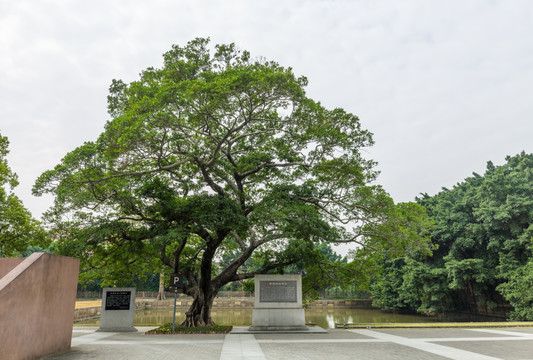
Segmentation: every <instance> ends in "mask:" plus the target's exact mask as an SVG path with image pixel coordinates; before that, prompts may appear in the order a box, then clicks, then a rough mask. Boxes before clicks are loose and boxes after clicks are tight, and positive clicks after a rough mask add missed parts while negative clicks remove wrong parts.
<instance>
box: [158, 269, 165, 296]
mask: <svg viewBox="0 0 533 360" xmlns="http://www.w3.org/2000/svg"><path fill="white" fill-rule="evenodd" d="M165 299H166V296H165V272H164V271H161V273H160V274H159V292H158V293H157V300H165Z"/></svg>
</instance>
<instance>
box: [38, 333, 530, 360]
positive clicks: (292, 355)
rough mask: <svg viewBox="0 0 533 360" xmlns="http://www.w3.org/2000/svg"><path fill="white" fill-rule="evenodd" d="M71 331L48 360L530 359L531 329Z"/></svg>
mask: <svg viewBox="0 0 533 360" xmlns="http://www.w3.org/2000/svg"><path fill="white" fill-rule="evenodd" d="M96 329H97V328H80V327H75V328H74V333H73V339H72V348H71V350H70V351H68V352H65V353H62V354H57V355H54V356H49V357H46V359H100V360H104V359H157V358H165V359H194V360H204V359H205V360H207V359H209V360H211V359H212V360H218V359H221V360H240V359H246V360H265V359H266V360H277V359H280V360H282V359H283V360H285V359H291V360H293V359H294V360H299V359H301V360H314V359H316V360H324V359H335V360H344V359H346V360H348V359H350V360H354V359H365V360H373V359H376V360H377V359H379V360H385V359H428V360H433V359H435V360H436V359H465V360H477V359H479V360H482V359H483V360H489V359H533V328H504V329H387V330H385V329H380V330H378V329H361V330H359V329H354V330H343V329H334V330H333V329H329V330H328V333H323V334H319V333H310V334H255V335H251V334H228V335H144V331H147V330H149V328H143V327H138V329H139V332H138V333H102V332H96Z"/></svg>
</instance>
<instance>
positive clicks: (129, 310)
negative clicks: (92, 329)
mask: <svg viewBox="0 0 533 360" xmlns="http://www.w3.org/2000/svg"><path fill="white" fill-rule="evenodd" d="M134 315H135V288H104V289H103V294H102V310H101V313H100V328H99V329H98V331H110V332H128V331H137V329H135V328H134V327H133V317H134Z"/></svg>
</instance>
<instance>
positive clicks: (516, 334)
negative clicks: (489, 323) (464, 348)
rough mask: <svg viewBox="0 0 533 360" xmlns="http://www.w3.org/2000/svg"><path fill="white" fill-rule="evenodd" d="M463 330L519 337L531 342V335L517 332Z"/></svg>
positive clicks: (532, 338)
mask: <svg viewBox="0 0 533 360" xmlns="http://www.w3.org/2000/svg"><path fill="white" fill-rule="evenodd" d="M465 330H469V331H477V332H483V333H489V334H498V335H507V336H513V337H520V338H529V339H531V340H533V334H530V333H523V332H518V331H517V332H515V331H506V330H496V329H465ZM510 340H512V339H510Z"/></svg>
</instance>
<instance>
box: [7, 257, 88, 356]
mask: <svg viewBox="0 0 533 360" xmlns="http://www.w3.org/2000/svg"><path fill="white" fill-rule="evenodd" d="M18 260H20V259H18ZM2 263H4V265H1V264H2ZM13 264H14V261H13V259H3V258H2V259H0V269H6V268H7V267H8V266H12V265H13ZM0 271H1V270H0ZM78 271H79V260H78V259H74V258H69V257H65V256H58V255H50V254H44V253H34V254H32V255H30V256H29V257H28V258H26V259H24V260H23V261H19V264H18V265H17V266H15V267H14V268H13V269H12V270H11V271H10V272H9V273H7V274H6V275H5V276H3V277H2V278H1V279H0V304H2V306H0V349H1V350H0V358H1V359H10V360H11V359H12V360H18V359H23V360H26V359H28V360H30V359H31V360H32V359H39V358H41V357H43V356H45V355H48V354H52V353H55V352H59V351H64V350H67V349H69V348H70V342H71V338H72V323H73V321H74V308H75V303H76V286H77V284H78Z"/></svg>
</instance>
